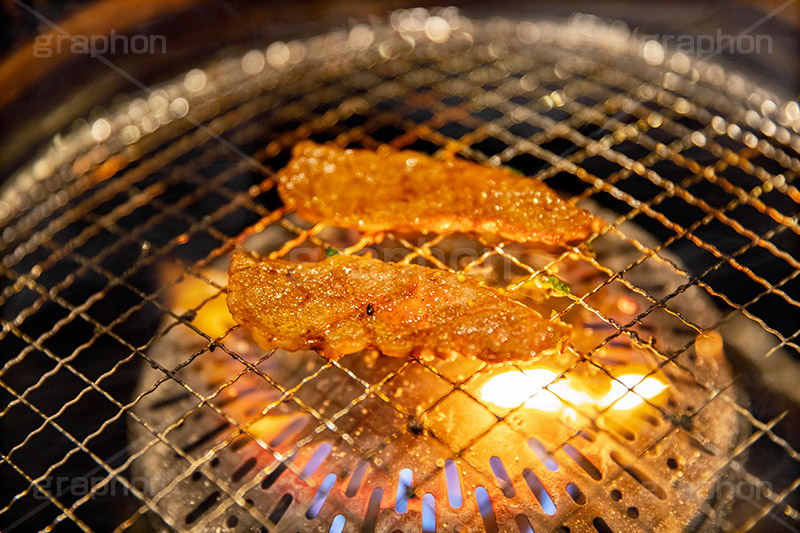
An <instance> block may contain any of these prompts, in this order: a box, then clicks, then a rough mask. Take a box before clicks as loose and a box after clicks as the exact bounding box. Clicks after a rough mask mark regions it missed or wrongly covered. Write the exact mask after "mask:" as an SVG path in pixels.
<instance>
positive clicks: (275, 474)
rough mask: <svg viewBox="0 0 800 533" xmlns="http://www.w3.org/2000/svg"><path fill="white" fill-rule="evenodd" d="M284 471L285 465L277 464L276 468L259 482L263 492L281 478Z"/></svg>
mask: <svg viewBox="0 0 800 533" xmlns="http://www.w3.org/2000/svg"><path fill="white" fill-rule="evenodd" d="M284 470H286V465H285V464H284V463H279V464H278V466H276V467H275V470H273V471H272V472H270V473H269V474H267V477H265V478H264V481H262V482H261V488H262V489H264V490H267V489H268V488H270V487H271V486H272V485H273V484H274V483H275V482H276V481H277V480H278V478H279V477H281V474H283V471H284Z"/></svg>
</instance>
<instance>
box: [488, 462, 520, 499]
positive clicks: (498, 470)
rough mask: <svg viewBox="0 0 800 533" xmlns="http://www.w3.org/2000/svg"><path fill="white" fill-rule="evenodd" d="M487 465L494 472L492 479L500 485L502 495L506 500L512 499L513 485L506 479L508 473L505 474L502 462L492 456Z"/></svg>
mask: <svg viewBox="0 0 800 533" xmlns="http://www.w3.org/2000/svg"><path fill="white" fill-rule="evenodd" d="M489 465H490V466H491V467H492V472H494V477H495V478H496V479H497V484H498V485H500V490H502V491H503V495H504V496H505V497H506V498H513V497H514V496H516V491H515V490H514V484H513V483H511V479H510V478H509V477H508V472H506V468H505V466H503V461H502V460H501V459H500V458H499V457H497V456H493V457H492V458H491V459H489Z"/></svg>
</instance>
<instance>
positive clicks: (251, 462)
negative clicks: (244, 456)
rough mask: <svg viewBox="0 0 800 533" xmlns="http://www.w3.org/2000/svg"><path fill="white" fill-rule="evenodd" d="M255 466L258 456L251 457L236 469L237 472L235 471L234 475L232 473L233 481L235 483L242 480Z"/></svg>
mask: <svg viewBox="0 0 800 533" xmlns="http://www.w3.org/2000/svg"><path fill="white" fill-rule="evenodd" d="M254 466H256V458H255V457H251V458H250V459H248V460H247V461H245V462H244V463H242V466H240V467H239V468H237V469H236V472H234V473H233V475H231V481H233V482H234V483H239V482H240V481H241V480H242V478H243V477H244V476H245V475H247V473H248V472H249V471H251V470H252V469H253V467H254Z"/></svg>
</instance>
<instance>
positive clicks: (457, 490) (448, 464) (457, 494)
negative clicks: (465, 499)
mask: <svg viewBox="0 0 800 533" xmlns="http://www.w3.org/2000/svg"><path fill="white" fill-rule="evenodd" d="M444 477H445V481H447V498H448V499H449V500H450V507H452V508H453V509H458V508H459V507H461V481H460V480H459V478H458V465H457V464H456V462H455V461H453V460H452V459H448V460H447V461H445V462H444Z"/></svg>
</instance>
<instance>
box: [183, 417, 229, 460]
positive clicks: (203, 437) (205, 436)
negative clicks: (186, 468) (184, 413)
mask: <svg viewBox="0 0 800 533" xmlns="http://www.w3.org/2000/svg"><path fill="white" fill-rule="evenodd" d="M227 427H228V423H227V422H223V423H221V424H219V425H218V426H216V427H214V428H213V429H211V430H210V431H208V432H207V433H204V434H202V435H200V436H199V437H198V438H197V439H196V440H195V441H194V442H191V443H189V444H187V445H186V446H184V448H183V451H184V452H185V453H186V454H191V453H192V452H193V451H195V450H196V449H197V448H199V447H201V446H202V445H203V444H205V443H206V442H208V441H210V440H211V439H213V438H214V435H216V434H217V433H220V432H221V431H223V430H225V429H226V428H227Z"/></svg>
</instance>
